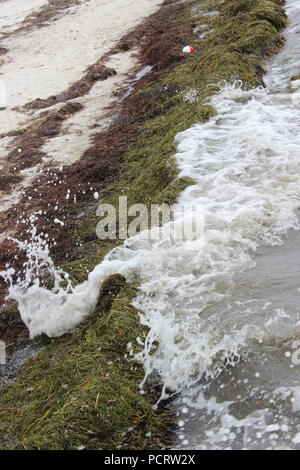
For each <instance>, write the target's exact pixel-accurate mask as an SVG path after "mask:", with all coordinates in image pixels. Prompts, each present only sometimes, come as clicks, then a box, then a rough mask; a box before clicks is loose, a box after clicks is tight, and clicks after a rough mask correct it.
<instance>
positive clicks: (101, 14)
mask: <svg viewBox="0 0 300 470" xmlns="http://www.w3.org/2000/svg"><path fill="white" fill-rule="evenodd" d="M44 3H45V1H44V0H26V1H25V0H6V1H4V2H3V1H2V2H1V0H0V27H1V25H2V27H3V26H4V25H5V26H7V27H12V28H14V27H15V26H16V23H18V22H20V21H21V20H22V19H24V18H25V17H26V16H27V14H28V13H29V12H30V11H32V9H33V8H35V9H36V10H38V9H39V7H40V6H41V5H43V4H44ZM160 4H161V0H126V1H124V0H89V1H88V2H87V1H86V0H82V2H81V3H80V4H79V5H76V6H73V7H71V8H69V9H67V10H64V12H63V13H64V14H63V16H60V17H59V18H58V19H57V20H56V21H52V22H51V23H50V24H49V25H47V26H46V27H43V28H36V27H35V28H34V29H32V30H31V31H24V32H18V33H15V34H13V35H12V36H10V37H9V38H7V39H5V40H2V41H1V45H2V46H3V47H6V48H7V49H8V50H9V52H8V53H7V54H5V55H4V56H2V57H1V58H0V64H1V61H2V62H3V63H2V66H1V67H0V81H1V80H2V81H3V82H4V83H5V87H6V91H7V93H6V110H5V111H0V134H3V133H7V132H9V131H12V130H14V129H18V128H20V127H24V126H26V125H27V124H28V123H30V121H31V120H32V119H33V118H37V117H38V116H39V114H40V111H35V112H32V111H24V110H22V109H20V107H21V106H24V105H25V104H26V103H28V102H30V101H32V100H35V99H37V98H48V97H49V96H51V95H56V94H59V93H61V92H63V91H64V90H66V89H67V88H68V87H69V86H70V85H71V84H72V83H74V82H75V81H77V80H79V79H80V78H81V77H82V76H83V75H84V73H85V71H86V69H87V68H88V67H89V66H90V65H91V64H93V63H95V62H96V61H97V60H99V59H100V58H101V57H102V56H103V55H104V54H105V53H107V52H108V51H109V50H110V49H111V48H112V47H113V46H114V44H116V42H117V41H118V40H119V39H121V37H122V36H123V35H124V34H125V33H126V32H127V31H128V30H129V29H131V28H133V27H134V26H135V25H137V24H138V23H139V22H141V21H142V19H143V18H145V17H147V16H149V15H150V14H151V13H153V12H154V11H156V10H157V8H158V7H159V5H160ZM3 7H4V10H3ZM14 19H15V22H14ZM110 61H111V63H109V62H108V63H107V65H108V66H113V67H114V68H115V69H116V70H117V72H118V74H117V75H116V76H114V77H111V78H109V79H108V80H106V81H103V82H98V83H96V84H95V85H94V87H93V88H92V90H90V92H89V94H88V95H86V96H85V97H82V98H80V99H79V100H78V99H77V100H76V101H80V102H82V104H83V105H84V106H85V107H86V108H85V109H84V110H83V111H82V112H80V113H78V115H75V116H73V117H71V118H70V119H69V120H68V121H67V122H66V123H65V125H64V128H63V135H62V136H58V137H57V138H55V139H53V142H51V139H50V140H49V141H48V142H47V143H46V145H45V146H44V150H46V151H47V152H49V154H50V155H49V156H50V157H54V159H55V160H56V161H60V162H68V163H72V162H74V161H75V160H76V159H78V158H80V156H81V155H82V153H83V152H84V150H86V148H87V147H88V145H89V144H90V137H91V135H92V134H93V133H94V132H95V129H94V130H93V131H92V130H91V129H90V128H91V127H92V126H93V124H95V123H96V124H97V126H98V129H96V131H98V130H99V129H100V128H103V126H104V125H105V124H107V123H108V122H109V118H108V116H105V117H104V114H103V115H102V113H103V112H105V109H106V107H107V106H108V105H110V104H112V103H113V100H114V99H115V97H114V96H113V95H112V92H113V91H114V89H115V87H117V86H118V85H119V84H120V83H121V82H122V80H124V78H125V76H126V74H127V73H128V72H129V71H130V70H132V68H133V67H134V66H135V65H136V62H135V60H134V58H133V56H132V54H131V53H123V54H116V55H115V56H114V58H111V59H110ZM59 106H61V105H59ZM15 107H18V110H16V109H14V108H15ZM42 111H44V110H42ZM93 120H94V121H93ZM68 134H69V135H68ZM11 142H12V139H11V138H5V139H1V140H0V168H1V166H2V165H1V160H2V163H3V160H4V159H5V156H6V155H7V153H8V152H9V150H10V145H11ZM16 190H17V188H16ZM0 196H1V194H0ZM13 201H14V203H15V198H13ZM5 207H6V208H7V203H6V204H5Z"/></svg>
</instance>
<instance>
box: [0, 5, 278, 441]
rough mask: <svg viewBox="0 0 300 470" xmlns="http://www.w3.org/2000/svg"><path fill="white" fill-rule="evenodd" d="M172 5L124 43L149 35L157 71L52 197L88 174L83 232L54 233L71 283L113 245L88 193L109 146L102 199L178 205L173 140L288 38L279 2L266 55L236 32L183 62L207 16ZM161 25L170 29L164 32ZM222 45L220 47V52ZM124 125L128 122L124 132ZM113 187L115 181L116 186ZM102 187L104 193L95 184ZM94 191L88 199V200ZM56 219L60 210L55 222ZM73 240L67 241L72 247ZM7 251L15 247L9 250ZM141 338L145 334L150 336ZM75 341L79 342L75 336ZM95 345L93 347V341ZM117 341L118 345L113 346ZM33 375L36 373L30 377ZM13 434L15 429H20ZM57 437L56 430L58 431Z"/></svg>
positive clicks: (79, 226) (255, 81)
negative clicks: (97, 230)
mask: <svg viewBox="0 0 300 470" xmlns="http://www.w3.org/2000/svg"><path fill="white" fill-rule="evenodd" d="M166 3H170V2H166ZM198 3H199V2H197V1H193V2H190V5H196V4H198ZM201 3H202V2H200V4H201ZM266 4H267V6H268V7H270V8H271V6H272V2H270V1H267V2H266ZM216 6H218V7H220V12H221V13H222V15H223V18H222V20H223V21H224V20H226V21H227V24H226V26H229V25H230V24H231V22H232V21H233V22H234V21H235V15H237V14H238V13H239V11H237V12H236V13H235V14H234V15H233V20H232V19H231V15H232V12H231V11H229V8H230V6H231V7H237V2H236V1H231V2H230V6H229V7H225V6H222V5H219V2H211V3H210V8H211V11H213V9H215V8H216ZM206 7H207V6H206ZM170 8H171V7H170ZM173 8H174V10H176V11H173V14H174V16H173V18H170V13H171V12H170V11H169V12H168V11H167V9H168V7H166V8H165V10H164V12H163V11H162V10H163V9H162V10H160V11H159V12H158V13H157V14H154V15H153V16H152V17H151V18H150V19H148V20H147V21H146V22H145V23H144V24H143V25H142V26H140V27H138V28H137V30H138V31H137V32H135V33H134V32H133V33H129V35H128V38H127V39H126V40H125V44H127V45H128V42H129V44H130V41H132V44H134V43H135V42H136V40H137V37H138V38H139V37H143V35H144V36H145V33H147V39H146V41H145V44H142V51H141V53H140V62H141V66H142V65H153V66H154V68H153V70H152V71H151V73H150V74H149V75H147V76H145V77H143V78H142V80H141V82H138V84H136V85H135V89H134V92H133V93H132V94H131V95H129V96H128V97H127V98H125V100H124V101H123V110H120V111H119V115H118V117H117V119H116V120H115V121H114V122H113V123H112V125H111V128H110V129H109V130H108V131H107V132H103V133H102V134H101V135H99V136H98V137H97V138H96V139H97V140H96V143H95V144H94V146H93V147H92V148H91V149H90V150H88V151H87V152H86V153H85V161H84V165H83V163H78V164H77V166H76V165H75V167H76V170H74V167H73V168H71V169H70V168H69V169H67V171H66V172H65V173H64V176H65V180H66V183H64V184H65V186H61V187H60V188H59V190H55V191H53V194H52V197H53V199H52V200H51V201H52V204H54V201H56V197H57V195H58V192H60V193H62V194H63V196H62V197H61V201H62V202H63V199H65V191H66V188H67V186H68V185H70V181H73V182H74V183H76V182H77V184H79V182H80V183H81V180H78V179H77V180H76V179H75V177H77V178H78V174H80V175H81V174H82V173H83V172H84V171H85V175H86V176H87V178H86V180H87V181H88V183H89V184H86V187H84V188H86V189H83V191H85V193H82V194H81V197H80V198H78V202H79V205H78V206H77V214H78V209H80V210H82V209H84V210H85V211H86V205H87V204H89V205H90V207H89V215H88V217H86V218H84V220H81V221H80V222H78V220H77V222H75V221H76V212H75V214H73V218H72V219H71V220H70V218H69V216H68V219H66V225H67V224H71V223H72V224H74V225H73V227H72V228H73V230H76V231H77V234H76V236H77V238H75V239H71V240H68V238H67V237H68V236H69V234H66V232H68V229H69V228H70V225H67V227H68V228H67V229H66V231H64V233H63V234H62V233H61V231H60V232H59V228H58V229H57V230H56V232H55V233H51V235H52V236H53V238H54V239H55V240H56V241H57V240H58V246H57V247H56V251H54V256H55V259H56V260H57V261H58V262H61V261H62V259H63V255H64V254H65V253H66V250H68V251H69V252H70V253H68V254H69V258H72V257H74V258H75V259H74V260H73V261H72V260H71V261H69V262H68V263H64V268H65V269H66V270H67V271H68V272H69V273H70V274H71V276H72V277H73V279H75V280H76V281H77V282H81V281H82V280H84V279H85V276H86V273H85V271H86V269H88V270H89V271H90V270H91V268H92V267H93V266H94V264H95V258H96V259H97V260H98V261H100V260H101V258H102V257H103V255H104V254H105V253H107V252H108V251H110V250H111V248H112V247H113V246H112V245H113V244H112V243H106V244H105V243H102V244H101V243H100V244H99V241H97V240H96V239H95V236H94V237H92V238H91V236H92V233H91V227H95V226H96V217H95V215H94V211H95V207H96V203H95V202H94V201H93V200H92V197H91V193H92V191H91V190H89V188H90V187H91V185H92V186H93V191H94V189H95V184H96V182H97V183H98V182H99V180H97V178H99V168H98V173H96V174H95V172H94V170H95V168H97V166H96V162H95V157H96V158H97V157H98V158H97V162H99V155H100V156H101V155H103V147H104V148H105V153H106V154H107V152H108V149H109V148H110V151H111V153H110V156H111V157H114V161H115V162H116V163H118V165H116V166H115V168H114V171H113V173H112V174H111V175H110V174H108V175H107V177H106V179H105V180H104V181H103V186H102V187H101V189H102V191H101V196H102V197H103V199H104V200H105V201H113V200H114V199H115V198H116V197H117V196H118V194H120V192H121V190H122V188H127V191H128V193H129V196H130V200H131V201H139V202H141V199H140V198H141V197H142V198H143V202H145V203H153V202H158V203H161V202H172V201H174V200H176V197H177V195H178V194H179V193H180V192H181V191H182V190H183V189H184V188H185V187H186V186H188V185H190V184H191V181H187V180H180V179H177V178H176V174H177V172H176V167H175V164H174V162H173V161H172V160H171V161H170V158H171V157H172V154H173V152H174V151H175V142H174V137H175V135H176V134H177V133H178V132H180V131H181V130H184V129H186V128H188V127H189V126H190V125H191V124H192V123H194V122H196V121H197V122H205V120H207V119H208V118H209V117H210V116H211V115H212V113H214V110H213V109H212V108H211V107H209V106H207V105H206V104H205V101H206V99H207V97H208V96H209V95H211V94H213V93H214V91H216V89H217V88H218V84H219V83H220V81H222V80H232V74H233V72H235V73H239V75H240V77H239V78H240V79H242V80H243V82H244V85H245V86H249V87H251V86H257V85H259V84H262V83H263V81H262V73H263V71H262V68H261V65H260V64H261V61H262V59H263V58H265V57H267V56H268V55H271V54H273V53H275V52H276V50H278V49H279V48H280V46H281V45H282V39H281V36H280V34H279V31H280V30H281V28H282V27H283V26H284V23H285V18H284V16H283V11H282V10H281V9H280V7H279V6H275V5H274V4H273V10H272V18H273V17H274V14H275V15H276V14H277V19H278V24H279V27H278V30H276V29H275V28H274V29H273V30H272V32H271V31H268V30H267V31H264V32H263V33H264V34H263V36H264V37H262V36H261V37H259V41H258V42H257V43H255V45H253V46H251V47H253V48H256V49H255V51H256V53H257V55H258V56H259V55H260V56H259V57H258V58H252V57H249V56H248V54H249V53H250V52H249V49H247V48H249V47H250V44H248V46H247V47H246V51H247V52H238V53H236V52H235V51H234V50H233V51H232V50H230V47H233V48H237V45H236V39H235V38H234V35H232V38H233V39H234V42H233V43H232V44H230V43H229V46H228V45H226V47H227V48H228V50H225V51H224V50H223V49H222V47H224V46H222V47H221V46H220V44H219V42H218V40H217V38H216V37H215V39H214V40H215V42H214V40H212V39H213V38H211V37H210V38H209V37H208V38H204V39H200V42H199V39H198V40H196V39H194V41H195V42H196V41H198V43H197V45H198V46H199V47H201V48H202V50H203V54H202V55H201V56H200V57H197V56H195V57H189V58H186V57H183V55H182V54H180V53H178V52H176V51H180V50H181V45H182V43H183V44H185V42H190V40H191V38H194V36H195V34H193V30H195V28H196V27H197V26H201V25H203V24H204V19H203V17H202V18H201V15H200V20H199V19H197V20H195V19H194V18H193V17H191V13H189V14H188V7H187V5H186V4H185V7H183V6H182V5H178V6H177V7H173ZM227 8H228V9H227ZM276 9H278V11H276ZM160 15H161V16H160ZM178 17H180V23H179V21H178ZM167 21H168V23H167ZM198 21H200V25H199V24H197V22H198ZM247 21H249V19H248V18H245V22H246V24H247ZM151 22H152V23H151ZM173 22H174V23H173ZM195 22H196V24H195ZM201 22H202V23H201ZM205 22H206V23H207V22H209V23H210V26H212V27H214V28H218V27H219V28H222V26H221V24H222V23H221V21H220V22H219V21H218V18H213V16H211V17H210V18H207V17H206V18H205ZM234 24H235V23H234ZM162 25H164V27H163V26H162ZM168 26H169V28H168ZM223 27H224V26H223ZM160 28H163V29H165V30H166V31H165V33H164V34H163V35H164V38H163V40H161V41H159V40H157V39H156V41H155V38H157V32H158V31H159V29H160ZM172 28H173V29H172ZM224 28H225V27H224ZM170 31H172V34H171V33H170ZM220 32H221V31H220ZM266 33H270V43H269V45H268V46H267V47H266V49H265V50H264V48H263V46H262V44H263V41H264V39H265V35H266ZM233 39H232V40H233ZM243 39H245V38H243ZM251 40H252V39H251ZM174 41H175V42H174ZM123 42H124V40H123ZM226 47H225V49H226ZM240 47H241V49H242V50H243V49H245V40H244V41H243V44H240ZM143 48H144V49H143ZM218 48H220V50H219V49H218ZM218 51H219V55H217V58H216V54H217V53H218ZM224 52H226V53H227V54H228V57H230V58H231V62H229V64H228V63H224V60H223V56H224ZM213 54H215V55H213ZM228 57H227V58H228ZM206 75H207V77H206ZM211 83H212V84H214V86H215V88H213V89H210V90H209V92H208V90H207V85H208V84H211ZM190 87H194V88H196V89H197V90H198V96H199V98H198V101H197V102H196V103H190V102H185V101H184V100H183V99H182V96H183V93H184V92H185V91H187V90H188V89H189V88H190ZM126 118H127V119H126ZM124 122H126V125H125V128H124ZM157 129H159V132H157ZM109 146H110V147H109ZM101 152H102V154H101ZM111 162H112V158H109V159H108V161H107V162H106V165H107V166H106V168H108V166H109V165H111ZM86 164H88V165H90V167H89V169H88V171H87V169H86ZM120 164H121V167H122V173H121V175H122V177H121V178H117V175H118V174H119V173H118V166H120ZM145 166H146V168H145ZM101 170H103V166H102V167H101ZM149 175H150V176H149ZM92 176H93V177H94V179H92V180H91V178H92ZM40 184H41V186H40V187H42V186H44V185H45V180H41V183H40ZM108 184H110V186H109V185H108ZM63 189H64V191H63ZM96 189H99V188H98V187H97V188H96ZM88 190H89V196H87V191H88ZM46 191H48V195H49V188H46ZM28 193H29V194H30V196H31V197H32V198H33V200H32V204H31V207H36V209H38V208H40V206H39V202H40V200H37V198H34V191H30V190H29V192H28ZM48 201H49V198H48V200H47V203H48ZM35 204H36V206H35ZM61 207H64V208H67V207H68V204H67V203H66V202H64V205H62V206H61ZM70 212H71V211H70ZM64 214H66V212H64ZM53 216H54V213H53V215H52V217H53ZM43 223H45V222H44V221H40V223H39V228H40V229H41V230H47V231H48V228H47V226H45V225H43ZM78 235H79V237H78ZM85 237H86V238H85ZM67 240H68V244H66V241H67ZM74 242H75V243H74ZM78 242H81V243H82V242H83V245H82V247H81V248H80V250H79V251H80V254H81V258H79V259H78V258H77V259H76V257H77V256H78V251H77V253H76V250H75V251H74V252H72V250H71V248H72V246H73V247H75V246H76V243H78ZM59 243H61V245H62V247H63V252H60V251H59ZM69 247H70V250H69ZM7 248H8V249H9V247H7ZM2 256H3V255H2ZM124 289H125V293H124V295H125V297H123V301H124V299H125V301H126V302H128V299H131V298H132V296H133V295H134V292H135V289H136V286H132V285H131V284H130V283H128V284H127V285H126V287H124ZM118 295H121V296H122V295H123V294H122V293H121V294H117V296H118ZM104 297H105V296H104ZM118 299H119V300H118ZM117 300H118V302H120V298H118V297H117ZM126 305H127V307H126V308H125V311H126V312H127V313H128V312H130V314H131V315H133V317H131V318H135V320H134V325H133V335H134V336H135V337H136V334H135V330H136V329H138V328H139V326H138V324H139V321H138V312H136V311H135V310H134V309H133V307H131V305H130V301H129V304H128V303H126ZM102 308H103V307H102ZM100 310H101V309H100ZM104 310H105V309H104ZM108 311H109V312H110V313H109V320H107V322H108V324H109V322H111V321H112V319H113V318H115V312H116V305H115V306H114V307H113V308H112V309H111V305H110V306H109V309H108ZM98 312H99V310H98ZM106 312H107V309H106ZM10 313H11V312H10ZM95 321H96V320H95V314H93V315H92V316H91V317H90V318H89V319H88V320H87V323H85V324H84V325H82V326H81V327H79V328H78V329H77V330H76V332H75V333H74V335H73V336H71V338H70V337H69V336H67V337H63V338H61V339H58V340H55V341H54V342H53V344H51V345H50V346H49V347H48V352H47V350H46V351H44V352H43V353H41V357H39V356H40V355H39V356H38V357H37V358H36V359H35V360H34V361H29V363H28V364H27V365H26V366H25V368H24V372H23V374H22V377H21V378H20V381H21V382H20V383H22V380H23V384H27V383H29V382H28V381H32V382H33V383H36V382H37V381H38V379H39V380H43V375H42V374H41V375H40V376H39V375H38V374H39V370H40V373H41V369H40V368H41V366H42V365H43V366H44V367H45V364H46V363H47V364H49V362H48V361H50V363H51V357H55V355H56V354H57V352H58V350H60V349H61V348H62V347H63V344H64V343H65V344H70V342H71V343H74V341H77V343H76V348H77V347H78V346H79V345H80V344H81V343H82V341H83V337H84V338H86V330H87V329H88V325H90V330H89V331H90V333H89V334H92V333H91V330H92V329H93V327H92V325H93V322H95ZM123 321H125V319H124V318H122V322H121V323H122V324H123ZM136 321H137V322H136ZM112 326H113V325H112ZM141 334H142V335H145V331H144V333H141ZM134 336H133V337H134ZM73 337H75V339H74V338H73ZM72 338H73V339H72ZM85 341H86V339H85ZM91 341H92V342H93V339H92V340H91ZM122 341H123V343H122V344H123V347H122V348H121V349H120V350H119V354H120V355H119V357H121V356H122V354H124V346H125V344H126V342H125V339H123V340H122ZM126 341H128V338H127V339H126ZM46 342H47V341H46ZM113 344H115V343H114V342H113ZM115 346H116V345H115ZM49 348H50V349H49ZM74 348H75V346H74ZM108 349H109V351H110V354H112V351H114V348H112V344H111V345H110V346H109V348H108ZM50 350H52V352H50ZM47 354H48V356H47ZM53 355H54V356H53ZM45 361H46V362H45ZM78 364H79V363H78ZM60 365H61V364H60ZM136 367H137V368H138V370H139V374H141V375H142V368H141V366H140V365H136ZM53 373H54V372H53ZM32 374H34V375H33V376H32ZM141 375H140V377H141ZM33 377H35V380H32V379H33ZM51 380H52V379H51ZM53 380H54V378H53ZM55 380H58V377H57V376H55ZM95 380H96V377H95ZM137 383H138V380H137V381H136V378H135V381H134V382H133V385H132V384H131V385H132V386H133V388H134V389H135V388H136V386H137ZM15 393H16V389H15V388H14V386H12V387H10V388H9V389H8V390H6V391H4V392H3V394H1V395H2V396H1V398H3V397H6V398H5V399H6V400H7V402H9V401H10V400H12V397H14V396H15ZM30 393H31V392H30ZM39 393H40V392H39ZM27 395H28V392H27V394H26V389H25V392H24V394H22V398H20V396H19V397H18V399H20V400H21V401H22V400H26V396H27ZM32 395H33V394H32V393H31V397H32ZM147 397H148V398H149V396H148V395H147V396H146V399H145V402H148V400H147ZM60 399H61V398H60ZM143 406H147V405H146V403H143ZM54 409H55V405H54ZM20 411H21V413H26V407H23V406H22V407H21V408H20ZM32 411H33V412H34V413H38V414H39V413H40V412H39V411H38V410H35V411H34V410H32ZM44 412H45V409H44V410H43V413H44ZM52 412H53V410H52V411H51V410H50V414H51V413H52ZM125 415H126V411H125ZM154 418H155V420H157V419H158V421H156V422H157V423H158V427H160V425H159V417H157V416H155V417H154ZM165 418H166V421H167V422H168V425H169V424H170V417H169V418H167V417H166V416H164V419H165ZM5 419H6V420H7V421H6V422H7V423H9V422H11V421H10V420H11V419H12V417H11V416H10V414H9V412H8V413H6V416H5ZM28 419H29V420H30V419H36V416H35V417H34V416H32V418H31V417H30V416H28ZM62 419H64V418H62ZM151 419H153V416H152V417H151ZM168 425H167V428H166V427H165V424H164V429H165V433H162V428H160V432H161V436H163V435H164V436H165V437H167V435H168V432H169V431H168ZM2 426H3V430H1V432H3V431H4V430H5V428H6V424H5V422H4V424H3V425H2ZM13 426H14V425H13ZM49 426H50V423H49ZM48 431H50V428H49V429H48ZM14 432H16V430H15V431H14ZM38 432H42V433H43V430H41V429H39V430H38ZM51 432H52V433H53V431H51ZM45 433H46V434H45V435H44V437H43V439H42V440H39V439H38V440H35V437H34V436H33V435H31V434H28V433H26V431H25V434H23V435H22V445H24V439H25V440H27V444H26V445H27V446H28V447H29V448H37V447H38V448H45V447H43V445H45V442H46V444H47V445H50V441H49V439H50V435H49V434H47V430H46V431H45ZM47 436H48V437H47ZM58 438H59V439H61V438H62V436H61V435H60V437H58ZM13 439H16V441H15V443H14V444H13V445H15V446H16V447H18V446H19V445H20V442H21V441H20V440H19V441H18V439H19V438H16V436H15V437H14V438H13ZM45 439H46V441H45ZM47 439H48V441H47ZM121 441H122V440H121ZM39 442H40V444H39ZM43 442H44V444H43ZM62 442H63V441H61V443H62ZM87 442H88V438H87ZM94 443H95V441H93V443H92V444H91V443H88V445H90V444H91V445H93V446H94V445H95V444H94ZM8 445H11V444H8ZM39 445H40V447H39ZM51 445H54V446H56V445H57V441H55V443H53V442H52V443H51ZM60 445H63V444H60ZM68 445H69V444H68ZM70 445H71V448H74V447H73V445H75V446H76V445H77V441H76V444H74V442H73V441H72V442H71V441H70ZM118 445H122V444H118ZM134 445H136V444H134ZM143 445H147V446H149V445H154V441H153V439H152V440H151V439H150V441H149V440H147V442H146V443H145V442H144V441H143V444H142V443H141V442H140V447H138V448H145V447H143ZM156 445H157V447H151V448H160V446H161V445H163V446H164V445H165V444H164V442H163V443H160V444H158V442H157V443H156ZM28 447H27V448H28ZM64 448H69V447H64ZM109 448H110V447H109ZM122 448H126V447H122ZM146 448H149V447H146Z"/></svg>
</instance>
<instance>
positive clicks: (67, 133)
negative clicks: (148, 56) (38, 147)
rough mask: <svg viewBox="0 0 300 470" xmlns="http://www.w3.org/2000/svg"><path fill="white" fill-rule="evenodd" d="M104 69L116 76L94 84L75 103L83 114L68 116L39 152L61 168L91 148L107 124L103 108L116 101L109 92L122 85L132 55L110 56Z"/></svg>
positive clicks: (131, 66)
mask: <svg viewBox="0 0 300 470" xmlns="http://www.w3.org/2000/svg"><path fill="white" fill-rule="evenodd" d="M105 65H107V66H108V67H112V68H114V69H115V70H116V72H117V75H114V76H112V77H109V78H108V79H107V80H105V81H103V82H101V81H100V82H98V83H96V84H95V85H94V86H93V88H92V89H91V91H90V92H89V93H88V94H87V95H85V96H83V97H82V98H80V99H78V98H77V99H76V100H75V101H76V102H80V103H82V104H83V105H84V108H83V110H82V111H80V112H79V113H76V114H74V115H73V116H71V118H70V119H68V120H67V121H66V122H65V124H64V126H63V128H62V131H61V134H60V135H59V136H57V137H54V138H53V139H49V140H48V141H47V142H46V144H45V145H44V146H43V148H42V150H43V151H44V152H46V153H47V155H48V156H49V157H50V158H51V160H52V161H56V162H57V163H60V164H63V165H66V164H68V165H69V164H72V163H74V162H75V161H76V160H78V159H79V158H80V157H81V155H82V154H83V153H84V151H85V150H87V149H88V148H89V146H90V145H91V138H92V136H93V135H94V134H95V133H97V132H99V131H101V130H102V129H103V128H104V127H105V126H106V125H107V124H108V123H109V122H110V120H111V113H109V111H107V106H108V105H110V104H112V103H113V102H114V101H117V100H115V99H114V98H113V92H114V91H115V90H116V89H118V87H119V85H121V84H122V83H124V81H125V80H126V74H128V72H130V70H131V69H132V68H133V67H134V66H135V65H136V59H135V57H134V52H133V51H129V52H123V53H119V54H114V55H113V56H111V57H110V58H109V60H107V61H106V62H105ZM49 157H48V158H49Z"/></svg>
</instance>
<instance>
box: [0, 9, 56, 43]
mask: <svg viewBox="0 0 300 470" xmlns="http://www.w3.org/2000/svg"><path fill="white" fill-rule="evenodd" d="M47 3H48V0H2V1H0V38H1V34H2V33H7V32H11V31H14V30H15V29H16V28H17V27H18V26H19V25H20V23H21V22H22V21H23V20H24V19H25V18H26V16H27V15H29V14H30V13H32V12H33V11H37V10H38V9H39V8H40V7H41V6H43V5H45V4H47Z"/></svg>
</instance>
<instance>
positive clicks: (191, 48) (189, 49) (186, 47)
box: [182, 46, 195, 54]
mask: <svg viewBox="0 0 300 470" xmlns="http://www.w3.org/2000/svg"><path fill="white" fill-rule="evenodd" d="M182 52H184V53H185V54H191V53H193V52H195V49H194V48H193V47H192V46H185V47H184V48H183V49H182Z"/></svg>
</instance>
